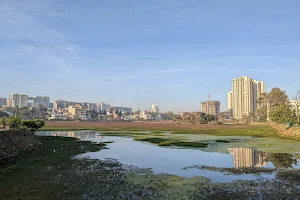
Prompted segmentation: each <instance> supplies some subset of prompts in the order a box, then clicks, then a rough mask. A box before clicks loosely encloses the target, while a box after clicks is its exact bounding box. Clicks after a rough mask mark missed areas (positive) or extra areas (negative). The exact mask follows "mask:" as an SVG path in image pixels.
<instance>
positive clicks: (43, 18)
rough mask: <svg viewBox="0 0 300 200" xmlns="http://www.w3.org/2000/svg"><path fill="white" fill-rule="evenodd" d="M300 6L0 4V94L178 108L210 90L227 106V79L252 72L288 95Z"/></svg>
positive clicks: (195, 103) (191, 107)
mask: <svg viewBox="0 0 300 200" xmlns="http://www.w3.org/2000/svg"><path fill="white" fill-rule="evenodd" d="M299 6H300V3H299V2H298V1H296V0H291V1H289V3H286V2H285V1H282V0H275V1H273V0H272V1H271V0H266V1H264V2H261V1H258V0H255V1H248V2H245V1H243V2H241V1H235V2H228V1H224V0H212V1H195V0H190V1H188V2H187V1H183V0H177V1H170V0H165V1H160V2H152V1H151V2H140V1H132V2H126V1H125V2H124V1H118V2H116V1H95V0H94V1H93V0H91V1H88V2H86V1H75V2H73V1H72V2H71V1H68V0H63V1H47V2H44V1H38V0H32V1H28V2H24V1H18V0H11V1H5V0H0V18H1V23H0V72H1V74H3V75H1V78H0V85H2V86H1V88H0V96H3V97H6V98H8V97H9V96H10V94H11V93H13V92H16V93H25V94H28V95H29V96H36V95H47V96H50V98H51V101H52V102H53V101H54V100H57V99H65V100H71V101H78V102H94V103H97V102H99V101H103V102H108V101H109V102H110V104H111V105H121V102H124V105H126V106H127V107H132V108H133V109H137V108H138V105H140V107H141V109H149V105H152V104H153V103H155V104H156V103H157V104H159V105H160V108H161V109H162V111H169V110H173V111H175V112H180V111H197V110H199V105H200V102H201V101H205V100H207V96H208V94H211V97H212V99H216V100H219V101H220V102H221V111H225V110H227V103H226V102H227V92H228V91H229V90H230V88H231V81H232V79H233V78H236V77H240V76H249V77H252V78H254V79H256V80H262V81H264V82H265V83H266V85H267V91H270V90H271V88H273V87H279V88H281V89H283V90H286V91H287V94H288V96H289V97H290V99H293V97H294V95H295V93H296V91H297V89H300V88H299V85H300V79H299V69H300V62H299V56H298V55H299V53H300V49H299V45H300V43H299V39H298V37H299V34H300V27H299V26H297V25H298V23H297V22H298V21H299V19H300V13H299V12H298V9H297V8H299ZM253 13H255V15H253ZM12 79H13V80H12ZM170 102H171V103H170Z"/></svg>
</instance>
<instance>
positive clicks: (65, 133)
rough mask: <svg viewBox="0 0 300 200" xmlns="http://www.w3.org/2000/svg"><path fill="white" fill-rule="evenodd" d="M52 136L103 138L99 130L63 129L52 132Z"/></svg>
mask: <svg viewBox="0 0 300 200" xmlns="http://www.w3.org/2000/svg"><path fill="white" fill-rule="evenodd" d="M50 135H51V136H62V137H74V138H78V139H94V138H96V139H101V136H100V135H99V133H98V132H90V131H87V132H85V131H79V132H78V131H76V132H72V131H62V132H52V133H51V134H50Z"/></svg>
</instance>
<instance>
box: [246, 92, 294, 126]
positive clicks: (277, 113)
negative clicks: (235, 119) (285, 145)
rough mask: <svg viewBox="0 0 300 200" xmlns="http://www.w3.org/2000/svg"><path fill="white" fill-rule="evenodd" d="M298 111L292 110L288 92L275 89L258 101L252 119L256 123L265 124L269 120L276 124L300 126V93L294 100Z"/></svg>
mask: <svg viewBox="0 0 300 200" xmlns="http://www.w3.org/2000/svg"><path fill="white" fill-rule="evenodd" d="M294 100H295V102H296V109H292V107H291V104H290V101H289V98H288V96H287V94H286V91H284V90H281V89H279V88H273V89H272V90H271V91H270V92H269V93H264V94H263V95H262V97H261V98H259V99H258V101H257V109H256V111H255V113H253V114H252V115H251V116H250V117H254V118H255V120H256V121H259V122H265V121H267V120H268V119H269V120H270V121H272V122H276V123H280V124H282V123H287V122H289V123H290V124H291V125H292V124H295V123H297V124H299V125H300V91H298V92H297V94H296V97H295V98H294Z"/></svg>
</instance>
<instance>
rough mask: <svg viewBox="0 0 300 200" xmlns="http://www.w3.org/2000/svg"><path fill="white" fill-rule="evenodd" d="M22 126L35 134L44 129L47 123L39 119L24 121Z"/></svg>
mask: <svg viewBox="0 0 300 200" xmlns="http://www.w3.org/2000/svg"><path fill="white" fill-rule="evenodd" d="M22 125H23V126H24V127H27V128H28V130H29V131H30V132H31V133H34V132H35V131H36V130H38V129H39V128H42V127H43V126H44V125H45V122H44V121H42V120H39V119H34V120H24V121H22Z"/></svg>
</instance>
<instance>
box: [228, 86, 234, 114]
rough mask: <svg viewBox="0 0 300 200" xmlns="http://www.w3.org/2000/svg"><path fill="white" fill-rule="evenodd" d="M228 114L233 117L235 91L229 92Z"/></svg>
mask: <svg viewBox="0 0 300 200" xmlns="http://www.w3.org/2000/svg"><path fill="white" fill-rule="evenodd" d="M227 96H228V114H229V116H230V117H233V91H230V92H228V94H227Z"/></svg>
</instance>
